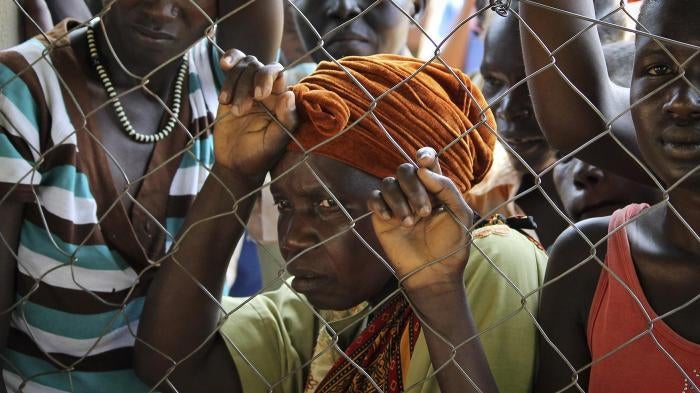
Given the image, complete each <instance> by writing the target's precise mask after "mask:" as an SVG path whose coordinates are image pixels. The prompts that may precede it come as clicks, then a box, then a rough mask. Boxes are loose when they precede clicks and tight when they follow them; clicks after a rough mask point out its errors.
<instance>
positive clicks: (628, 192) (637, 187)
mask: <svg viewBox="0 0 700 393" xmlns="http://www.w3.org/2000/svg"><path fill="white" fill-rule="evenodd" d="M553 175H554V185H555V186H556V189H557V193H558V194H559V197H560V198H561V201H562V204H563V205H564V209H565V210H566V213H567V214H568V215H569V217H571V218H572V219H573V221H575V222H578V221H581V220H587V219H589V218H593V217H605V216H609V215H611V214H612V213H613V212H614V211H615V210H617V209H621V208H623V207H625V206H627V205H629V204H631V203H642V202H647V203H653V202H656V201H660V200H661V192H660V191H659V190H657V189H654V188H652V187H648V186H645V185H643V184H641V183H637V182H634V181H632V180H629V179H627V178H624V177H621V176H618V175H616V174H614V173H611V172H609V171H604V170H602V169H600V168H598V167H596V166H593V165H591V164H588V163H585V162H583V161H581V160H579V159H578V158H569V159H565V160H562V161H560V162H559V163H558V164H557V166H556V167H554V171H553Z"/></svg>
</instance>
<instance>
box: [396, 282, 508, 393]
mask: <svg viewBox="0 0 700 393" xmlns="http://www.w3.org/2000/svg"><path fill="white" fill-rule="evenodd" d="M449 287H452V288H453V289H451V290H450V289H448V288H449ZM408 296H409V299H410V300H411V303H412V304H413V305H414V307H415V308H416V309H417V311H418V312H419V314H420V316H421V318H422V323H423V332H424V334H425V338H426V342H427V344H428V351H429V353H430V360H431V362H432V364H433V367H434V368H435V369H436V370H437V369H439V368H441V367H442V366H443V365H445V367H444V368H442V369H441V370H440V371H438V372H437V375H436V377H437V380H438V384H439V385H440V391H441V392H443V393H450V392H479V391H480V392H496V391H498V388H497V386H496V382H495V380H494V378H493V375H492V373H491V370H490V369H489V365H488V361H487V359H486V354H485V353H484V349H483V347H482V345H481V341H480V340H479V338H478V337H476V335H477V329H476V324H475V323H474V319H473V318H472V314H471V310H470V308H469V303H468V302H467V297H466V294H465V291H464V284H463V283H462V282H458V283H455V284H454V285H449V286H440V289H439V290H422V291H419V292H418V291H413V292H409V295H408ZM436 333H437V334H436ZM438 334H439V335H438ZM440 336H442V338H441V337H440ZM443 338H444V340H446V341H447V342H448V343H445V341H444V340H443ZM465 342H466V343H465ZM462 343H465V344H463V345H462ZM454 347H458V348H457V350H456V352H453V348H454ZM467 376H468V377H467ZM469 379H471V382H470V380H469Z"/></svg>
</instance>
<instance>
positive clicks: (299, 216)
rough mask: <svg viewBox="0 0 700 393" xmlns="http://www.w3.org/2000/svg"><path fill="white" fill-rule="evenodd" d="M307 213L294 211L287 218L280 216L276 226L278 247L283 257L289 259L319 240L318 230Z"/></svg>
mask: <svg viewBox="0 0 700 393" xmlns="http://www.w3.org/2000/svg"><path fill="white" fill-rule="evenodd" d="M312 221H313V220H312V218H311V217H310V214H309V213H304V212H294V213H291V214H290V217H289V218H288V219H285V218H284V217H280V224H282V225H281V227H280V228H278V230H279V236H280V248H281V249H282V252H283V254H284V257H285V259H287V260H289V259H290V258H292V257H294V256H295V255H297V254H299V253H300V252H302V251H304V250H306V249H308V248H309V247H312V246H314V245H316V244H318V242H319V237H318V232H317V231H316V230H315V226H314V224H313V222H312Z"/></svg>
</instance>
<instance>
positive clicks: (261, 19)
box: [216, 0, 284, 64]
mask: <svg viewBox="0 0 700 393" xmlns="http://www.w3.org/2000/svg"><path fill="white" fill-rule="evenodd" d="M248 3H250V2H249V1H244V0H220V1H219V15H218V18H217V20H218V21H219V22H218V25H217V36H216V38H217V43H218V45H219V47H221V48H222V49H223V50H228V49H233V48H235V49H238V50H240V51H242V52H244V53H246V54H249V55H253V56H256V57H257V58H258V60H260V61H261V62H262V63H265V64H267V63H271V62H274V61H276V60H277V54H278V51H279V48H280V43H281V41H282V30H283V25H284V10H283V7H282V0H257V1H254V2H252V3H250V4H248ZM246 4H248V5H246ZM243 5H246V6H245V8H240V7H241V6H243ZM239 8H240V9H239Z"/></svg>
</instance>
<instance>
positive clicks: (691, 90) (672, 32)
mask: <svg viewBox="0 0 700 393" xmlns="http://www.w3.org/2000/svg"><path fill="white" fill-rule="evenodd" d="M689 8H690V9H689ZM698 12H700V4H698V3H697V2H690V1H685V2H674V1H663V2H658V3H656V5H652V6H651V8H650V9H649V11H648V15H647V17H646V18H645V25H646V27H647V28H648V29H649V30H650V31H651V32H652V33H655V34H658V35H661V36H663V37H666V38H671V39H674V40H677V41H681V42H685V43H689V44H693V45H700V25H698V24H697V23H696V22H697V21H696V20H695V16H696V15H698ZM666 48H667V49H668V50H669V51H670V52H671V54H673V56H674V57H675V58H676V59H677V60H678V62H679V63H681V64H682V63H684V62H686V61H689V62H688V63H687V64H686V65H685V66H684V67H683V68H684V69H685V78H687V80H688V81H689V82H690V84H689V83H688V82H687V81H685V80H683V79H679V80H676V81H673V79H674V78H676V77H678V76H679V73H680V69H679V67H678V66H676V64H675V63H674V62H673V60H672V59H671V57H669V55H668V54H667V53H666V52H664V51H663V49H662V48H661V47H660V46H659V45H657V44H656V43H654V42H653V41H652V40H651V39H648V38H645V37H638V39H637V48H636V55H635V66H634V75H633V79H632V90H631V94H630V100H631V102H632V103H635V102H638V101H639V100H641V99H642V98H643V97H645V96H646V95H648V94H651V93H652V92H654V91H655V90H657V89H659V88H661V90H660V91H658V92H656V93H654V94H653V95H652V96H651V97H649V98H647V99H645V100H644V101H642V102H641V103H639V104H638V105H637V106H635V107H633V108H632V117H633V119H634V125H635V129H636V131H637V140H638V143H639V147H640V150H641V152H642V155H643V156H644V160H645V162H646V163H647V164H648V165H649V167H650V168H651V169H652V170H653V171H654V172H655V173H656V175H658V176H659V177H660V178H661V179H662V180H663V181H664V182H665V183H666V184H667V185H669V186H670V185H673V184H675V183H676V182H677V181H678V180H680V179H681V178H682V177H683V176H685V175H686V174H687V173H689V172H690V171H692V170H693V169H695V168H696V167H697V166H698V165H700V93H699V92H698V87H700V57H698V56H696V57H694V58H693V57H692V56H693V52H694V50H693V49H688V48H682V47H680V46H677V45H669V44H667V45H666ZM691 84H692V86H691ZM679 187H682V188H685V189H688V190H691V191H695V192H697V190H699V189H700V171H696V172H695V173H694V174H693V175H691V176H690V177H689V178H687V179H686V180H685V181H683V182H682V183H681V184H680V186H679Z"/></svg>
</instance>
